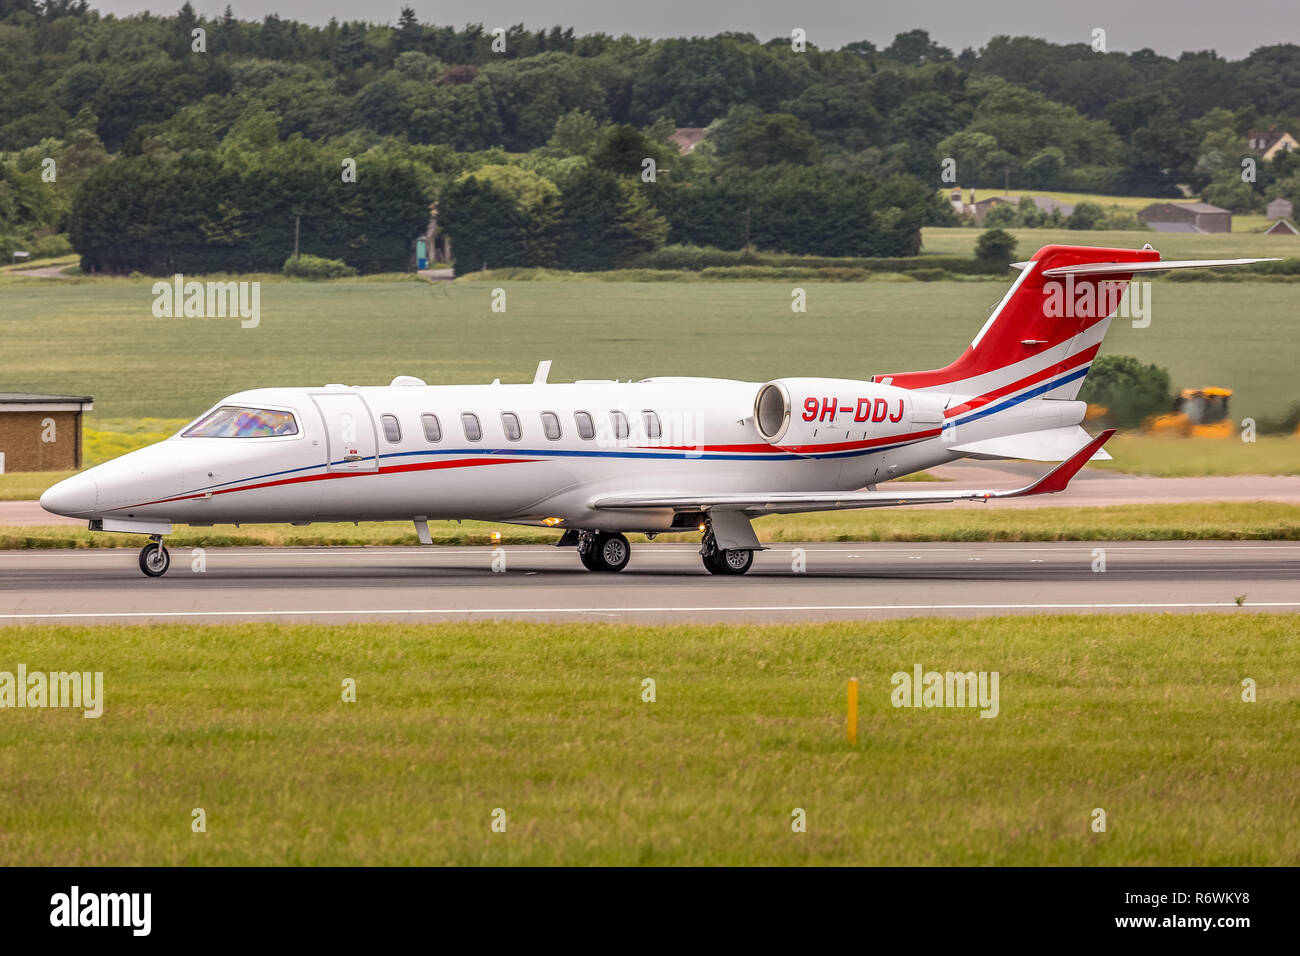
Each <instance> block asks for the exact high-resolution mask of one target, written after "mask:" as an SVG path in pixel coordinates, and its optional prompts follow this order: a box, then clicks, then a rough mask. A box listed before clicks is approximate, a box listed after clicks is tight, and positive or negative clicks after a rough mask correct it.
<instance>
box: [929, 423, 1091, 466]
mask: <svg viewBox="0 0 1300 956" xmlns="http://www.w3.org/2000/svg"><path fill="white" fill-rule="evenodd" d="M1090 440H1091V439H1090V438H1089V436H1088V433H1087V432H1085V431H1084V430H1083V429H1082V428H1080V427H1079V426H1078V425H1066V426H1064V427H1062V428H1045V429H1043V430H1042V431H1036V432H1023V433H1021V434H1019V435H999V436H998V437H997V438H985V439H981V440H980V441H971V442H963V443H962V444H960V445H953V446H952V449H951V450H952V451H955V452H958V453H960V454H962V455H965V456H966V457H967V458H1025V459H1028V460H1029V461H1065V459H1067V458H1069V457H1070V456H1071V455H1073V454H1074V453H1075V452H1076V451H1078V450H1079V446H1080V445H1082V444H1083V443H1084V442H1087V441H1090ZM1092 460H1093V461H1109V460H1110V455H1109V454H1108V453H1107V452H1106V451H1105V450H1104V449H1102V448H1098V449H1097V452H1096V454H1094V455H1093V456H1092Z"/></svg>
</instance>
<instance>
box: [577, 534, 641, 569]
mask: <svg viewBox="0 0 1300 956" xmlns="http://www.w3.org/2000/svg"><path fill="white" fill-rule="evenodd" d="M578 557H579V558H581V559H582V566H583V567H584V568H586V569H587V570H588V571H608V572H617V571H622V570H623V569H624V568H625V567H627V562H628V561H629V560H630V559H631V557H632V546H631V545H629V544H628V543H627V538H625V537H623V535H621V534H619V533H618V532H614V533H610V532H607V531H602V532H600V533H598V534H593V535H590V536H588V537H586V538H585V539H584V540H583V541H582V542H581V543H580V544H579V545H578Z"/></svg>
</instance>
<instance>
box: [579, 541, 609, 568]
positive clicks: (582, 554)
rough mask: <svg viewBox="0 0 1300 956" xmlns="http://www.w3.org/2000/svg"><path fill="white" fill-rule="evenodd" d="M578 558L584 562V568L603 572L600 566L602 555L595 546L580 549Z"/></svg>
mask: <svg viewBox="0 0 1300 956" xmlns="http://www.w3.org/2000/svg"><path fill="white" fill-rule="evenodd" d="M578 558H579V559H580V560H581V561H582V566H583V567H584V568H586V569H587V570H588V571H603V570H604V568H603V567H601V564H600V553H599V552H598V551H597V550H596V547H595V545H593V546H592V547H591V548H589V549H584V548H579V549H578Z"/></svg>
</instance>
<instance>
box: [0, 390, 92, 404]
mask: <svg viewBox="0 0 1300 956" xmlns="http://www.w3.org/2000/svg"><path fill="white" fill-rule="evenodd" d="M91 401H94V399H92V398H91V397H90V396H89V395H42V394H41V393H39V392H0V402H7V403H9V404H11V405H44V404H45V403H46V402H91Z"/></svg>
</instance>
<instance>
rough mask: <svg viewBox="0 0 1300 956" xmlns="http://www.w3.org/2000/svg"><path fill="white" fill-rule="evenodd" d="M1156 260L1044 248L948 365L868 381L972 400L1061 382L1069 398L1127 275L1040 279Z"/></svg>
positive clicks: (1136, 253) (1143, 252) (1152, 255)
mask: <svg viewBox="0 0 1300 956" xmlns="http://www.w3.org/2000/svg"><path fill="white" fill-rule="evenodd" d="M1159 260H1160V253H1158V252H1156V251H1155V250H1154V249H1107V248H1100V247H1095V246H1044V247H1043V248H1041V249H1039V250H1038V252H1036V253H1035V254H1034V257H1033V258H1032V259H1030V260H1029V262H1027V263H1024V264H1023V266H1022V270H1023V271H1022V272H1021V274H1020V276H1019V277H1018V278H1017V279H1016V281H1015V283H1014V284H1013V285H1012V286H1011V289H1010V290H1009V291H1008V292H1007V294H1006V296H1004V297H1003V299H1002V301H1001V302H1000V303H999V304H998V306H997V308H995V309H994V311H993V314H992V315H991V316H989V320H988V321H987V322H986V323H985V324H984V328H982V329H980V332H979V335H977V336H975V340H974V341H973V342H971V344H970V347H969V348H967V349H966V351H965V352H963V353H962V355H961V357H959V358H958V359H957V360H956V361H955V362H953V363H952V364H951V365H948V366H946V367H945V368H941V369H934V370H932V371H928V372H901V373H895V374H892V375H874V376H872V380H873V381H877V382H888V383H889V384H892V385H898V386H901V387H903V388H922V389H930V390H939V389H948V390H951V391H952V392H955V393H961V392H965V393H969V394H978V393H981V392H985V391H988V390H990V389H997V388H1005V387H1007V386H1010V385H1012V384H1015V383H1025V382H1029V383H1033V382H1046V383H1051V382H1052V381H1054V380H1057V379H1068V381H1067V382H1063V383H1062V385H1061V386H1060V387H1066V386H1067V385H1068V384H1070V383H1073V389H1072V390H1071V391H1070V394H1068V395H1061V396H1060V397H1069V398H1073V396H1074V392H1077V390H1078V383H1079V382H1081V381H1082V379H1083V376H1084V375H1086V374H1087V369H1088V366H1089V364H1090V363H1091V362H1092V358H1093V356H1095V355H1096V354H1097V349H1098V347H1099V346H1100V345H1101V338H1102V336H1103V335H1105V333H1106V328H1107V327H1108V326H1109V320H1110V317H1111V315H1112V314H1113V313H1114V311H1115V309H1116V307H1117V306H1118V305H1119V301H1120V299H1121V298H1122V297H1123V295H1124V292H1125V291H1126V290H1127V288H1128V283H1129V279H1131V278H1132V273H1131V272H1123V271H1116V272H1108V273H1106V274H1101V275H1097V274H1088V273H1082V274H1077V275H1075V274H1067V275H1063V276H1058V277H1053V276H1047V275H1044V273H1045V272H1047V271H1048V270H1051V269H1058V268H1061V267H1067V266H1074V265H1081V264H1096V263H1116V264H1122V263H1130V262H1131V263H1134V264H1138V263H1152V262H1159ZM1135 271H1141V270H1140V268H1139V269H1138V270H1135Z"/></svg>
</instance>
